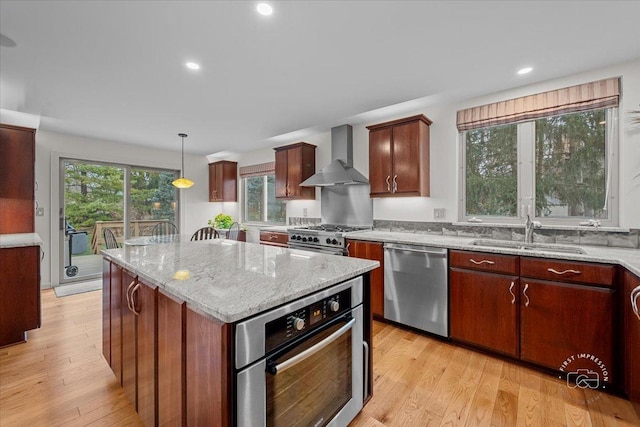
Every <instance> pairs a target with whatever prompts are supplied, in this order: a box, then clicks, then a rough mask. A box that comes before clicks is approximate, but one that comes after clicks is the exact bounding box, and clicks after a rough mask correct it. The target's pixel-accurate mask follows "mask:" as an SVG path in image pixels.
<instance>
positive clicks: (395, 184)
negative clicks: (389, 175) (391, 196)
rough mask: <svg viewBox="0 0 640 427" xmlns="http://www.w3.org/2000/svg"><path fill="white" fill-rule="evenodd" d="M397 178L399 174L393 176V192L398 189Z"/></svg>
mask: <svg viewBox="0 0 640 427" xmlns="http://www.w3.org/2000/svg"><path fill="white" fill-rule="evenodd" d="M396 178H398V175H394V176H393V192H394V193H395V192H396V191H398V182H397V181H396Z"/></svg>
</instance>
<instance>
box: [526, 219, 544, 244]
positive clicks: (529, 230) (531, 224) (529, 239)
mask: <svg viewBox="0 0 640 427" xmlns="http://www.w3.org/2000/svg"><path fill="white" fill-rule="evenodd" d="M538 227H542V224H540V223H539V222H538V221H531V215H527V221H526V222H525V223H524V243H525V244H530V243H533V229H534V228H538Z"/></svg>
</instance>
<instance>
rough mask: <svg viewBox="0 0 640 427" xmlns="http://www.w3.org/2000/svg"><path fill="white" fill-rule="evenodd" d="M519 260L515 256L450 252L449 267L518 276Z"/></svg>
mask: <svg viewBox="0 0 640 427" xmlns="http://www.w3.org/2000/svg"><path fill="white" fill-rule="evenodd" d="M518 258H519V257H517V256H513V255H499V254H489V253H485V252H470V251H449V266H451V267H459V268H467V269H471V270H480V271H489V272H493V273H504V274H515V275H517V274H518V272H519V262H518Z"/></svg>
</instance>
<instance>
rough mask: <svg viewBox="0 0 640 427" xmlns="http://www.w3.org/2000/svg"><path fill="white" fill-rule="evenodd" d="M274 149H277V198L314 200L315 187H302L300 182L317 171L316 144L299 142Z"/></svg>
mask: <svg viewBox="0 0 640 427" xmlns="http://www.w3.org/2000/svg"><path fill="white" fill-rule="evenodd" d="M274 150H276V198H277V199H286V200H301V199H309V200H314V199H315V198H316V189H315V187H300V183H301V182H302V181H304V180H306V179H307V178H309V177H310V176H311V175H313V174H314V173H316V146H315V145H311V144H307V143H306V142H298V143H297V144H292V145H286V146H284V147H276V148H274Z"/></svg>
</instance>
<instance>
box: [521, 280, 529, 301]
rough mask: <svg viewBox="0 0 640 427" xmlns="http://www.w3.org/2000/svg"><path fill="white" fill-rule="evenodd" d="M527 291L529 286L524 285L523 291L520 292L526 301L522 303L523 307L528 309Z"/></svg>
mask: <svg viewBox="0 0 640 427" xmlns="http://www.w3.org/2000/svg"><path fill="white" fill-rule="evenodd" d="M527 289H529V284H528V283H525V285H524V289H523V290H522V295H524V297H525V298H526V299H527V301H526V302H525V303H524V306H525V307H529V302H530V300H529V296H528V295H527Z"/></svg>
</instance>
